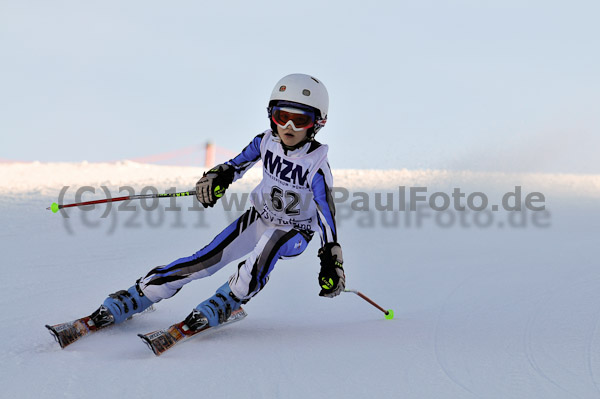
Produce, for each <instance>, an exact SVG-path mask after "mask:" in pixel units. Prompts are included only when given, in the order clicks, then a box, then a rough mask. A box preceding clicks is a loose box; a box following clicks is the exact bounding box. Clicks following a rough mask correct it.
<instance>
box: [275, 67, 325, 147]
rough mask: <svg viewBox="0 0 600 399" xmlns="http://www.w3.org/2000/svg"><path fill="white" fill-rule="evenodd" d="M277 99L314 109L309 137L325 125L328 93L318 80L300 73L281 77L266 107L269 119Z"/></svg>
mask: <svg viewBox="0 0 600 399" xmlns="http://www.w3.org/2000/svg"><path fill="white" fill-rule="evenodd" d="M279 101H289V102H293V103H297V104H303V105H307V106H309V107H311V108H313V109H314V111H315V125H314V127H313V128H311V129H309V132H308V135H309V139H312V138H313V137H314V135H315V134H316V133H317V132H318V131H319V129H321V128H322V127H323V126H325V122H326V121H327V112H328V111H329V94H328V93H327V89H326V88H325V85H324V84H323V82H321V81H320V80H318V79H316V78H314V77H312V76H310V75H305V74H302V73H293V74H291V75H287V76H284V77H283V78H281V79H280V80H279V82H277V84H276V85H275V87H274V88H273V91H272V92H271V98H270V99H269V107H268V108H267V110H268V113H269V119H270V118H271V109H272V107H273V106H274V105H277V103H278V102H279ZM271 125H273V123H271ZM272 127H273V131H276V130H275V127H274V126H272Z"/></svg>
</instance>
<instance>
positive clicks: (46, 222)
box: [0, 162, 600, 398]
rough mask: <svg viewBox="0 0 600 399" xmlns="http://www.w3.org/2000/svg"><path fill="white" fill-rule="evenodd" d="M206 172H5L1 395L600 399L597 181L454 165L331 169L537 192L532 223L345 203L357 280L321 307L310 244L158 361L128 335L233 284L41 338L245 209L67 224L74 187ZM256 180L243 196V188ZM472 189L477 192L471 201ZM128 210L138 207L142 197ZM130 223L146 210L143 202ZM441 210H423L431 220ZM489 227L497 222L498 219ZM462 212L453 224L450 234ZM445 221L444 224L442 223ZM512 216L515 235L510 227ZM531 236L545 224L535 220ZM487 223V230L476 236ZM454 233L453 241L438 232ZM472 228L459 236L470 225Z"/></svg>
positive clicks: (343, 218)
mask: <svg viewBox="0 0 600 399" xmlns="http://www.w3.org/2000/svg"><path fill="white" fill-rule="evenodd" d="M201 172H202V169H200V168H175V167H166V166H161V167H158V166H151V165H141V164H135V163H128V162H123V163H117V164H85V163H83V164H43V163H33V164H2V165H0V176H2V177H1V178H0V188H1V189H2V195H1V196H0V206H1V211H2V212H1V216H0V217H1V222H2V227H3V228H2V230H1V231H0V245H1V250H2V255H3V265H2V268H3V278H2V279H1V280H0V293H1V294H0V295H1V296H0V303H1V309H2V312H1V314H0V321H1V322H2V326H3V328H2V340H0V351H1V356H2V363H1V364H0V382H1V386H2V389H3V395H2V396H3V397H15V398H45V397H66V398H75V397H83V396H85V397H91V398H96V397H97V398H107V397H128V396H129V397H148V398H164V397H173V396H177V397H207V398H221V397H236V398H241V397H252V398H258V397H264V398H271V397H272V398H339V397H343V398H364V397H373V398H400V397H401V398H597V397H600V328H599V327H600V269H599V262H598V257H597V253H598V248H599V244H600V243H599V239H598V229H599V227H600V213H599V211H598V205H597V202H598V198H599V197H600V184H599V183H600V178H599V176H594V175H540V174H536V175H515V174H501V173H498V174H491V173H487V174H485V173H476V172H450V171H407V170H401V171H336V173H335V179H336V185H338V186H343V187H345V188H347V189H348V190H350V191H356V190H359V189H363V190H364V189H367V190H368V191H369V192H370V193H371V194H373V193H374V192H375V191H378V190H381V191H384V192H388V191H389V192H392V193H393V192H394V190H395V189H396V188H397V187H398V186H402V185H405V186H407V187H408V186H427V187H428V188H429V192H433V191H434V190H435V189H439V190H442V191H444V192H446V193H448V194H450V193H451V190H452V187H461V188H464V189H463V191H464V192H467V193H469V192H472V191H481V192H485V193H486V194H488V193H489V195H490V203H493V202H496V203H498V200H497V198H498V197H497V195H498V194H499V193H502V192H505V191H509V190H512V189H513V188H514V186H516V185H522V186H523V191H524V192H532V191H540V192H543V193H544V194H545V196H546V205H547V207H546V211H547V212H546V213H545V214H544V215H543V216H544V217H543V218H542V219H540V220H543V223H537V224H536V223H534V221H535V215H533V213H532V212H529V213H527V212H524V213H522V214H521V215H517V217H513V216H515V215H514V214H508V213H506V212H498V213H494V214H493V216H494V223H493V224H490V225H489V226H486V227H477V225H476V224H475V223H474V220H476V215H474V214H473V213H466V216H468V217H467V218H466V221H464V223H462V224H461V223H459V222H458V220H459V219H460V217H461V215H459V214H454V216H452V215H450V214H445V215H444V218H446V219H444V218H442V217H440V218H438V216H439V215H438V214H436V213H432V212H429V213H427V216H424V217H423V219H422V220H421V223H420V225H419V223H417V221H416V216H415V213H414V212H413V213H410V212H408V213H407V212H360V211H354V210H352V208H351V207H350V204H349V203H342V204H339V206H338V214H339V226H338V227H339V230H340V241H341V243H342V246H343V248H344V257H345V269H346V275H347V286H348V287H350V288H354V289H358V290H360V291H362V292H364V293H365V294H367V295H369V296H370V297H372V298H373V299H374V300H375V301H377V302H379V303H380V304H381V305H382V306H384V307H385V308H392V309H394V311H395V319H394V320H391V321H390V320H385V319H384V318H383V314H382V313H381V312H379V311H377V310H376V309H375V308H373V307H371V306H370V305H368V304H367V303H366V302H364V301H362V300H361V299H359V298H358V297H357V296H355V295H353V294H342V295H340V296H339V297H338V298H335V299H326V298H320V297H318V296H317V293H318V285H317V282H316V275H317V273H318V262H317V261H318V259H317V258H316V252H317V249H318V239H315V240H313V242H312V243H311V244H310V246H309V248H308V249H307V251H306V253H305V254H303V255H302V256H300V257H298V258H295V259H293V260H286V261H280V262H279V263H278V264H277V266H276V268H275V270H274V272H273V274H272V277H271V280H270V281H269V284H268V285H267V286H266V287H265V289H264V290H263V291H262V292H261V293H260V294H259V295H258V296H257V297H256V298H254V299H253V300H252V301H251V302H250V303H248V304H247V305H246V306H245V308H246V310H247V312H248V314H249V317H247V318H246V319H245V320H244V321H243V322H241V323H238V324H235V325H232V326H228V327H225V328H223V329H222V330H221V331H216V332H214V333H212V334H210V335H207V336H205V337H201V338H198V339H194V340H191V341H189V342H186V343H185V344H182V345H181V346H179V347H176V348H174V349H173V350H172V351H170V352H168V353H166V354H165V355H163V356H161V357H159V358H157V357H155V356H154V355H153V354H152V353H151V352H150V351H149V350H148V349H147V348H146V347H145V345H144V344H143V343H142V342H141V341H140V339H139V338H138V337H137V336H136V334H137V333H139V332H149V331H153V330H155V329H157V328H162V327H166V326H168V325H169V324H171V323H172V322H175V321H179V320H180V319H182V318H183V317H185V316H186V315H187V314H188V313H189V311H190V310H191V309H192V307H194V306H195V305H196V304H198V303H199V302H200V301H202V300H204V299H205V298H206V297H208V296H209V295H212V293H213V292H214V289H215V288H217V287H218V286H220V285H221V284H222V283H223V282H224V281H225V280H226V279H227V277H228V276H229V275H230V274H231V273H232V271H233V270H234V267H235V264H231V265H229V266H228V267H226V268H224V269H223V270H221V271H220V272H218V273H216V274H215V275H214V276H212V277H211V278H207V279H204V280H199V281H195V282H192V283H190V284H189V285H187V286H186V287H184V289H183V290H182V291H181V292H180V293H179V294H177V295H176V296H175V297H173V298H171V299H170V300H166V301H163V302H161V303H159V304H157V305H155V306H156V309H157V310H156V311H155V312H153V313H149V314H145V315H143V316H140V317H138V318H135V319H133V320H131V321H129V322H127V323H125V324H123V325H121V326H117V327H114V328H110V329H107V330H104V331H102V332H100V333H98V334H95V335H93V336H90V337H87V338H85V339H83V340H82V341H80V342H77V343H75V344H73V345H72V346H70V347H68V348H67V349H64V350H61V349H60V348H59V346H58V345H57V344H56V343H55V342H54V340H53V339H52V337H51V336H50V335H49V334H48V332H47V331H46V329H45V328H44V324H48V323H49V324H55V323H59V322H63V321H67V320H71V319H74V318H77V317H81V316H83V315H86V314H89V313H90V312H91V311H93V310H94V309H96V307H97V306H98V305H99V304H100V303H101V302H102V301H103V300H104V298H105V297H106V295H107V294H109V293H111V292H114V291H116V290H119V289H124V288H127V287H129V286H130V285H131V284H132V283H133V282H134V281H135V280H136V279H137V278H138V277H140V276H141V275H143V274H145V273H146V272H147V271H148V270H149V269H150V268H152V267H154V266H156V265H161V264H165V263H168V262H170V261H172V260H174V259H176V258H178V257H181V256H186V255H190V254H191V253H193V252H195V251H196V250H198V249H200V248H201V247H202V246H203V245H205V244H207V243H208V242H209V241H210V240H211V239H212V237H213V236H214V235H215V234H216V233H218V232H219V231H220V229H221V228H223V227H225V225H226V224H227V223H228V222H229V221H230V220H233V218H235V216H236V215H237V214H238V213H239V212H227V211H225V210H224V209H223V208H222V207H219V206H217V207H216V208H214V209H211V210H209V211H206V212H204V211H202V212H199V211H195V210H189V209H188V207H189V206H191V205H192V204H193V201H192V199H191V198H181V199H178V200H177V205H178V206H180V207H181V208H182V210H181V211H179V212H169V211H165V210H164V207H163V205H164V206H167V205H168V204H169V201H168V200H162V202H161V203H160V204H161V207H162V208H158V209H157V210H155V211H152V212H148V211H143V210H138V211H136V212H127V211H123V210H121V211H117V208H116V207H114V208H113V209H112V210H111V211H110V212H109V213H108V216H106V217H104V218H103V217H102V216H103V213H104V210H105V209H106V208H104V207H98V208H96V209H95V210H93V211H89V212H84V211H81V210H79V209H70V210H68V212H67V215H68V216H70V217H69V218H63V217H61V215H60V214H56V215H55V214H52V213H51V212H50V211H47V210H46V209H45V208H46V207H48V206H49V205H50V203H52V202H54V201H56V200H57V195H58V193H59V192H60V189H61V188H62V186H64V185H69V186H70V188H69V190H68V192H67V195H66V196H65V202H70V200H73V198H74V191H75V188H76V187H79V186H83V185H91V186H95V187H96V188H97V190H98V191H97V193H96V194H95V195H90V194H89V193H88V194H86V195H87V196H86V197H85V199H87V198H92V197H93V198H102V197H103V196H104V194H103V193H102V191H101V190H100V188H99V186H100V185H103V184H104V185H106V186H107V187H109V188H110V189H111V193H112V194H113V195H116V193H117V191H118V187H119V186H120V185H128V184H131V185H134V186H135V189H136V190H137V191H138V192H139V190H141V188H143V187H144V186H146V185H156V186H157V187H159V189H161V190H163V189H166V188H169V187H171V186H177V188H180V189H181V190H187V189H189V188H191V186H193V183H194V182H195V181H196V180H197V178H198V176H199V175H200V174H201ZM253 173H254V174H252V175H249V176H248V178H247V179H244V180H243V181H241V182H240V183H239V184H238V183H236V185H235V186H234V187H232V190H240V191H244V190H246V189H249V188H251V186H252V184H254V183H255V182H256V181H257V179H258V178H259V174H257V173H256V172H253ZM467 188H468V189H467ZM130 205H135V203H133V202H132V203H131V204H130ZM138 209H139V207H138ZM429 211H431V210H429ZM488 216H489V215H488ZM452 217H454V218H455V222H454V223H448V220H450V219H451V218H452ZM436 220H437V224H436ZM515 221H516V222H515ZM538 222H539V220H538ZM481 224H482V223H481V220H480V225H481ZM444 226H445V227H444ZM467 226H468V227H467Z"/></svg>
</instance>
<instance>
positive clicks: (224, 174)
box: [196, 164, 234, 208]
mask: <svg viewBox="0 0 600 399" xmlns="http://www.w3.org/2000/svg"><path fill="white" fill-rule="evenodd" d="M233 173H234V170H233V167H231V166H229V165H226V164H221V165H217V166H215V167H214V168H212V169H211V170H209V171H208V172H204V175H203V176H202V178H201V179H200V180H198V183H196V198H197V199H198V201H200V203H202V205H204V207H205V208H206V207H208V206H210V207H213V206H214V205H215V204H216V203H217V200H218V199H219V198H221V197H222V196H223V194H225V190H226V189H227V187H229V185H230V184H231V182H232V181H233Z"/></svg>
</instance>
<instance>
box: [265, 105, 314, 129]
mask: <svg viewBox="0 0 600 399" xmlns="http://www.w3.org/2000/svg"><path fill="white" fill-rule="evenodd" d="M271 119H272V120H273V122H275V123H276V124H277V125H279V126H281V127H282V128H287V127H288V126H289V127H291V128H292V129H293V130H294V131H296V132H299V131H302V130H305V129H310V128H311V127H313V126H314V125H315V113H314V112H312V111H308V110H303V109H298V108H293V107H290V106H274V107H273V109H272V110H271Z"/></svg>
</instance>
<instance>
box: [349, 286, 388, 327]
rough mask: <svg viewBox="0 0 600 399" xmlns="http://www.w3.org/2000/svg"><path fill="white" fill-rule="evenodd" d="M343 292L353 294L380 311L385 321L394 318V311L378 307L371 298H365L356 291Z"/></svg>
mask: <svg viewBox="0 0 600 399" xmlns="http://www.w3.org/2000/svg"><path fill="white" fill-rule="evenodd" d="M344 292H352V293H353V294H356V295H358V296H359V297H361V298H362V299H364V300H365V301H367V302H369V303H370V304H371V305H373V306H375V307H376V308H377V309H379V310H381V311H382V312H383V313H384V314H385V318H386V319H388V320H392V319H393V318H394V311H393V310H392V309H388V310H385V309H384V308H382V307H381V306H379V305H378V304H376V303H375V302H374V301H373V300H372V299H371V298H369V297H368V296H366V295H365V294H363V293H362V292H360V291H356V290H344Z"/></svg>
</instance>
